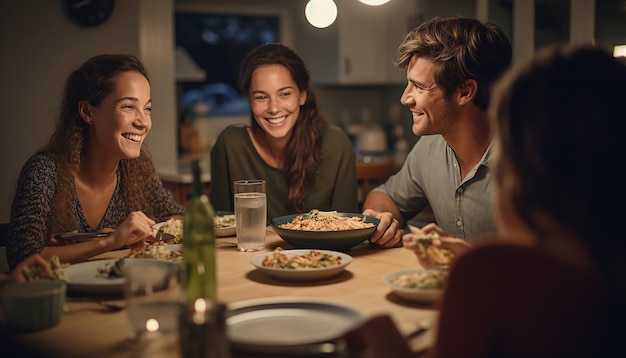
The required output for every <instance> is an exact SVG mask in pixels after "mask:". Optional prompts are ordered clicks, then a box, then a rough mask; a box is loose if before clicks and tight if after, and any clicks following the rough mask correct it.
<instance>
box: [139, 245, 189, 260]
mask: <svg viewBox="0 0 626 358" xmlns="http://www.w3.org/2000/svg"><path fill="white" fill-rule="evenodd" d="M127 258H131V259H157V260H165V261H183V244H173V245H147V246H146V247H144V248H143V249H142V250H136V251H131V252H130V253H129V254H128V256H127Z"/></svg>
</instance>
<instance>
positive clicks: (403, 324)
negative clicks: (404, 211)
mask: <svg viewBox="0 0 626 358" xmlns="http://www.w3.org/2000/svg"><path fill="white" fill-rule="evenodd" d="M276 247H282V248H283V249H292V248H293V247H291V246H290V245H289V244H287V243H286V242H284V241H283V240H282V239H281V238H280V237H279V236H278V235H277V234H276V233H275V232H274V231H273V229H272V228H271V227H270V226H268V228H267V236H266V245H265V250H264V251H260V252H240V251H239V250H238V249H237V240H236V238H235V237H224V238H217V239H216V251H215V252H216V262H217V280H218V299H219V301H221V302H223V303H225V304H230V303H234V302H239V301H242V300H250V299H258V298H271V297H276V298H288V297H296V298H308V299H313V300H318V299H319V300H324V301H326V302H332V303H337V304H340V305H344V306H349V307H351V308H353V309H356V310H358V311H359V312H361V313H362V314H363V315H364V316H365V317H366V318H369V317H374V316H379V315H387V316H389V317H390V318H391V320H392V321H393V323H394V324H395V326H396V327H397V329H398V330H399V331H400V333H402V334H403V335H407V334H409V333H410V332H412V331H414V330H415V329H416V328H417V327H418V326H419V325H420V324H421V323H422V322H423V321H425V320H427V321H429V322H431V323H432V324H433V327H432V328H431V329H429V330H428V331H427V332H426V333H425V334H422V335H420V336H417V337H415V338H414V339H411V340H407V342H408V344H409V345H410V347H411V349H412V351H414V352H415V356H420V355H421V354H422V353H421V352H424V351H425V350H427V349H428V348H429V347H430V346H431V345H432V342H433V340H434V337H435V332H436V329H435V328H434V326H435V325H436V321H437V315H438V311H437V309H436V304H433V303H418V302H412V301H406V300H403V299H401V298H399V297H397V296H396V295H395V294H394V293H393V292H392V291H391V289H390V288H389V287H388V286H387V285H385V283H384V282H383V276H384V275H385V274H387V273H390V272H392V271H398V270H402V269H407V268H412V267H419V264H418V262H417V259H416V258H415V256H414V254H413V253H412V252H411V251H409V250H406V249H405V248H402V247H397V248H391V249H383V248H380V247H378V246H376V245H372V244H369V243H368V242H367V241H365V242H364V243H362V244H360V245H357V246H356V247H354V248H352V249H351V250H350V251H348V252H347V253H348V254H349V255H350V256H352V258H353V261H352V262H351V263H350V264H349V265H348V266H346V268H345V270H344V271H342V272H341V273H340V274H338V275H336V276H334V277H330V278H327V279H323V280H320V281H307V282H293V281H281V280H279V279H276V278H272V277H270V276H268V275H266V274H265V273H264V272H262V271H260V270H258V269H257V268H256V267H255V266H254V265H253V264H252V263H251V258H252V257H254V256H255V255H258V254H260V253H262V252H271V251H273V250H274V249H275V248H276ZM126 255H128V250H118V251H112V252H108V253H105V254H101V255H98V256H96V257H93V258H92V260H97V259H111V258H120V257H124V256H126ZM67 295H68V296H67V300H66V309H65V313H64V316H63V318H62V320H61V322H60V324H58V325H57V326H55V327H52V328H49V329H46V330H42V331H38V332H33V333H26V334H14V335H10V336H9V338H8V341H9V342H10V344H11V345H12V346H13V347H14V348H15V349H18V350H22V349H23V350H24V351H27V352H28V354H29V355H28V356H45V357H89V358H94V357H148V356H149V357H179V356H180V351H179V344H178V337H177V335H175V334H174V335H170V336H169V337H168V336H162V337H159V338H154V339H151V340H139V341H133V340H131V339H129V333H128V332H129V326H128V322H127V312H126V310H125V309H122V310H119V311H115V310H111V309H108V308H105V307H104V306H102V305H101V304H98V303H96V302H94V301H92V299H100V298H99V297H88V298H85V297H83V296H84V295H81V294H79V293H75V292H72V291H68V293H67ZM102 299H108V301H109V302H111V303H114V304H119V305H124V304H125V302H124V298H123V297H122V296H120V297H106V298H102ZM244 356H245V357H248V356H249V355H245V354H243V353H237V352H234V353H233V357H235V358H237V357H244Z"/></svg>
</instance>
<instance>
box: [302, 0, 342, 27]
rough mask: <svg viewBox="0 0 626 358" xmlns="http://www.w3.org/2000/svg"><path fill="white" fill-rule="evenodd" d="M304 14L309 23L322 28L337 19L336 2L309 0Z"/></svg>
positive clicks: (331, 0)
mask: <svg viewBox="0 0 626 358" xmlns="http://www.w3.org/2000/svg"><path fill="white" fill-rule="evenodd" d="M304 15H305V16H306V19H307V20H308V21H309V23H310V24H311V25H313V26H315V27H317V28H320V29H323V28H325V27H328V26H330V25H332V24H333V23H334V22H335V19H337V4H335V2H334V1H333V0H309V2H308V3H307V4H306V6H305V7H304Z"/></svg>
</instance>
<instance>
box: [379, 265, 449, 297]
mask: <svg viewBox="0 0 626 358" xmlns="http://www.w3.org/2000/svg"><path fill="white" fill-rule="evenodd" d="M447 279H448V270H444V269H428V270H427V269H423V268H412V269H406V270H400V271H395V272H391V273H388V274H386V275H385V276H384V277H383V282H384V283H385V284H386V285H387V286H389V287H390V288H391V290H392V291H393V293H394V294H396V295H397V296H399V297H400V298H403V299H405V300H408V301H414V302H434V301H435V300H437V299H438V298H439V296H440V295H441V293H442V292H443V289H444V287H445V284H446V280H447Z"/></svg>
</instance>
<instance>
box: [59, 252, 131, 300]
mask: <svg viewBox="0 0 626 358" xmlns="http://www.w3.org/2000/svg"><path fill="white" fill-rule="evenodd" d="M115 261H117V259H107V260H94V261H87V262H81V263H78V264H73V265H70V266H68V267H66V268H65V277H67V288H68V289H69V290H72V291H78V292H86V293H120V292H122V291H123V289H124V281H125V279H124V278H123V277H120V278H108V277H106V276H105V275H102V274H100V273H99V272H98V268H100V267H103V266H105V265H107V264H109V265H113V263H114V262H115Z"/></svg>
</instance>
